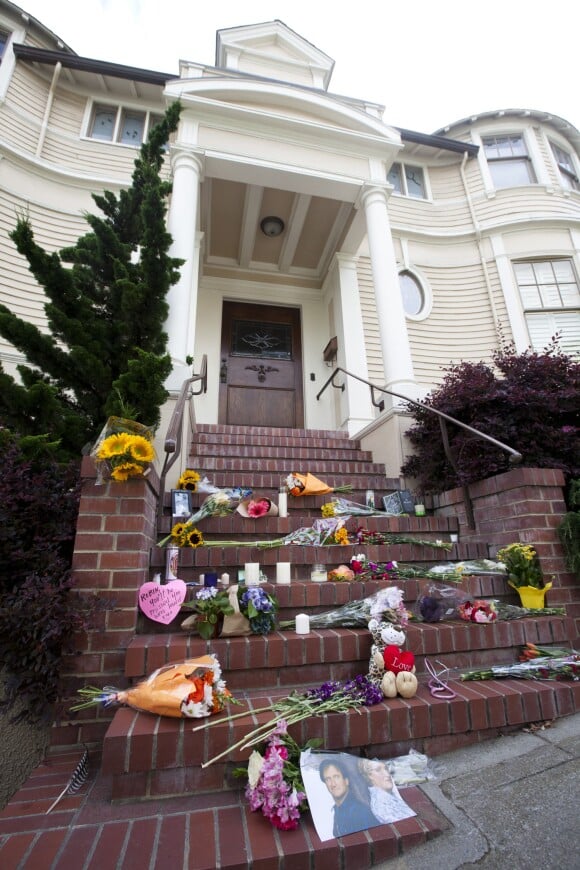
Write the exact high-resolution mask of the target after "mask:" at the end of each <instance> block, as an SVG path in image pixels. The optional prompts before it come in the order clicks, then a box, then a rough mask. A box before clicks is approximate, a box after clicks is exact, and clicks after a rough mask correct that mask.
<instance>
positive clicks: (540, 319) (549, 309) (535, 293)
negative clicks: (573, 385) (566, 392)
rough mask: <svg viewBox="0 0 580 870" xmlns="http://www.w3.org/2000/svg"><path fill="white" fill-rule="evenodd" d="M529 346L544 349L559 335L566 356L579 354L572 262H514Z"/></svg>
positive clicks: (579, 302)
mask: <svg viewBox="0 0 580 870" xmlns="http://www.w3.org/2000/svg"><path fill="white" fill-rule="evenodd" d="M514 272H515V276H516V281H517V283H518V288H519V291H520V296H521V300H522V305H523V308H524V313H525V318H526V324H527V327H528V334H529V336H530V344H531V345H532V347H533V348H534V349H535V350H543V349H544V348H545V347H546V346H547V345H548V344H549V343H550V340H551V339H552V337H553V336H554V335H555V334H556V333H559V334H560V336H561V338H560V347H561V348H562V350H563V351H565V352H566V353H572V354H577V353H580V290H579V289H578V280H577V278H576V274H575V272H574V266H573V264H572V260H534V261H532V262H528V263H514Z"/></svg>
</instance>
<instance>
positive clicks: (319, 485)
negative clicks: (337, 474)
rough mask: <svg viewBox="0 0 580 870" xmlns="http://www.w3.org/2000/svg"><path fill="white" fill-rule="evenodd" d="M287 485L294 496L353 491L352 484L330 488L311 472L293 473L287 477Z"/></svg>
mask: <svg viewBox="0 0 580 870" xmlns="http://www.w3.org/2000/svg"><path fill="white" fill-rule="evenodd" d="M285 483H286V486H287V487H288V492H289V493H290V495H293V496H301V495H326V493H328V492H350V491H351V490H352V486H351V485H350V484H345V485H344V486H328V484H327V483H324V481H322V480H319V479H318V477H314V475H313V474H310V472H307V473H306V474H299V473H298V472H296V471H293V472H292V474H289V475H288V476H287V478H286V481H285Z"/></svg>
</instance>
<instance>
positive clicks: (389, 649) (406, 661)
mask: <svg viewBox="0 0 580 870" xmlns="http://www.w3.org/2000/svg"><path fill="white" fill-rule="evenodd" d="M383 658H384V660H385V668H386V669H387V671H391V672H392V673H393V674H398V673H400V672H401V671H412V670H413V667H414V665H415V656H414V654H413V653H412V652H403V651H402V650H401V649H400V648H399V647H398V646H392V645H391V646H386V647H385V649H384V651H383Z"/></svg>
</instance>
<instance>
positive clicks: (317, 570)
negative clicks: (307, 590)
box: [310, 564, 328, 583]
mask: <svg viewBox="0 0 580 870" xmlns="http://www.w3.org/2000/svg"><path fill="white" fill-rule="evenodd" d="M310 579H311V580H313V581H314V582H315V583H323V582H324V581H325V580H328V573H327V571H326V568H325V567H324V565H320V564H316V565H313V566H312V571H311V572H310Z"/></svg>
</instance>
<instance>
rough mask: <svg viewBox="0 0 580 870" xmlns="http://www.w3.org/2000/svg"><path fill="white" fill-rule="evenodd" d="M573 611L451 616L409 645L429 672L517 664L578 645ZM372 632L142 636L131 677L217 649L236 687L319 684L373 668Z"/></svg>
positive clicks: (418, 631) (415, 627)
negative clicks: (541, 648)
mask: <svg viewBox="0 0 580 870" xmlns="http://www.w3.org/2000/svg"><path fill="white" fill-rule="evenodd" d="M572 622H573V621H572V619H571V618H570V617H565V616H561V617H547V616H546V617H538V618H531V617H526V618H524V619H518V620H510V621H498V622H494V623H490V624H486V625H477V624H475V623H467V622H463V621H461V620H451V621H448V622H445V623H444V624H443V623H438V624H432V625H429V624H426V623H417V622H415V623H413V622H411V623H410V624H409V625H408V627H407V630H406V632H407V641H406V644H405V649H407V650H410V651H411V652H413V653H414V654H415V666H416V669H417V674H418V675H425V674H427V673H428V670H427V668H426V664H425V660H426V659H436V660H437V662H441V664H442V665H444V666H445V667H447V668H450V669H465V668H476V667H487V666H489V665H492V664H510V663H512V662H514V661H517V657H518V652H519V648H520V646H521V645H522V644H524V643H527V642H532V643H540V644H542V645H545V644H554V645H557V646H560V647H561V646H564V647H568V646H570V638H571V636H572V630H573V624H572ZM371 644H372V638H371V635H370V632H369V631H368V630H367V629H366V628H352V629H351V628H326V629H313V630H312V631H311V632H310V634H308V635H299V634H296V632H294V631H291V630H286V631H274V632H272V633H270V634H268V635H265V636H256V635H250V636H248V637H218V638H216V639H213V640H207V641H206V640H204V639H203V638H201V637H200V636H199V635H198V634H196V633H195V632H193V633H187V632H179V633H172V634H164V635H137V636H136V637H135V638H133V639H132V640H131V642H130V644H129V646H128V648H127V651H126V655H125V676H126V677H128V678H129V679H131V680H136V679H141V678H143V677H145V676H147V675H148V674H151V673H153V671H155V670H157V668H160V667H163V666H164V665H166V664H168V663H171V662H176V661H181V660H183V659H186V658H196V657H197V656H202V655H205V654H206V653H210V652H212V653H215V655H217V657H218V660H219V662H220V664H221V666H222V669H223V670H224V672H225V673H226V674H227V681H228V686H229V688H230V689H231V690H232V691H233V692H234V694H236V692H237V691H239V690H246V689H259V688H260V687H263V686H268V687H270V688H273V689H278V688H284V687H293V686H297V685H301V684H306V683H309V684H315V685H319V684H321V683H323V682H325V681H326V680H345V679H351V678H352V677H355V676H356V675H357V674H366V673H367V672H368V666H369V657H370V650H371Z"/></svg>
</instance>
